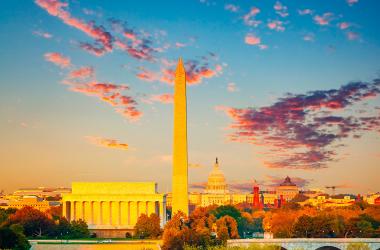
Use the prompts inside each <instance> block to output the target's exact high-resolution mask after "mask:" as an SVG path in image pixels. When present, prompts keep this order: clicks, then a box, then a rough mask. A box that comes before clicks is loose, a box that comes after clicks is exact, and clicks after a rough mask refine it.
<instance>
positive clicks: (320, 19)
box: [314, 12, 334, 26]
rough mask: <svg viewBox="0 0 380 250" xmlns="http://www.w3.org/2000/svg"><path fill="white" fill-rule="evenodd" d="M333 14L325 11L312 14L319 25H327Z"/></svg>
mask: <svg viewBox="0 0 380 250" xmlns="http://www.w3.org/2000/svg"><path fill="white" fill-rule="evenodd" d="M333 18H334V14H333V13H331V12H326V13H324V14H323V15H315V16H314V22H315V23H316V24H318V25H321V26H326V25H329V24H330V22H331V21H332V20H333Z"/></svg>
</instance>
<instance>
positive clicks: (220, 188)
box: [166, 158, 299, 208]
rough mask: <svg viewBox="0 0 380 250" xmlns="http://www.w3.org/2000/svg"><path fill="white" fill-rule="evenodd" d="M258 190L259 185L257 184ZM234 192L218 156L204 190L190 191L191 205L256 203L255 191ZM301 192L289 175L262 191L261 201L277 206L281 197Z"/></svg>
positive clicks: (170, 198)
mask: <svg viewBox="0 0 380 250" xmlns="http://www.w3.org/2000/svg"><path fill="white" fill-rule="evenodd" d="M254 187H255V183H254V182H252V191H254ZM256 188H257V190H258V186H256ZM252 191H251V192H245V193H244V192H232V191H230V190H229V189H228V185H227V183H226V178H225V176H224V173H223V172H222V170H221V169H220V166H219V161H218V158H216V160H215V163H214V166H213V168H212V170H211V172H210V173H209V175H208V179H207V185H206V187H205V189H204V191H203V192H189V205H190V206H191V207H193V208H194V207H198V206H202V207H206V206H210V205H218V206H220V205H230V204H232V205H236V204H239V203H249V204H253V203H254V195H255V193H254V192H252ZM298 193H299V188H298V187H297V185H296V184H294V183H293V182H292V181H291V179H290V178H289V177H286V178H285V180H284V181H283V182H282V183H281V184H279V185H278V186H276V187H274V188H273V190H271V191H261V192H260V193H257V194H256V195H259V197H258V199H259V202H260V203H261V204H262V205H263V206H275V205H276V202H277V200H278V199H280V197H282V199H283V200H285V201H289V200H291V199H293V198H294V197H295V196H296V195H297V194H298ZM171 202H172V194H171V193H168V194H167V196H166V206H168V207H171Z"/></svg>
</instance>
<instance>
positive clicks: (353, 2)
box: [346, 0, 359, 6]
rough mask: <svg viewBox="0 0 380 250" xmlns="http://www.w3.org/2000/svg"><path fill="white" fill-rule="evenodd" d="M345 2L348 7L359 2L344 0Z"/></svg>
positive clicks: (356, 0)
mask: <svg viewBox="0 0 380 250" xmlns="http://www.w3.org/2000/svg"><path fill="white" fill-rule="evenodd" d="M346 2H347V4H348V5H349V6H353V5H354V4H356V3H358V2H359V0H346Z"/></svg>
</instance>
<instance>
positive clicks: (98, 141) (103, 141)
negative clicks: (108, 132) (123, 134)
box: [85, 136, 129, 150]
mask: <svg viewBox="0 0 380 250" xmlns="http://www.w3.org/2000/svg"><path fill="white" fill-rule="evenodd" d="M85 138H86V139H87V141H88V142H90V143H92V144H94V145H97V146H100V147H106V148H113V149H121V150H128V148H129V146H128V144H126V143H121V142H119V141H118V140H115V139H109V138H103V137H99V136H85Z"/></svg>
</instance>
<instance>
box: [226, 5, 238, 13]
mask: <svg viewBox="0 0 380 250" xmlns="http://www.w3.org/2000/svg"><path fill="white" fill-rule="evenodd" d="M224 9H226V10H228V11H231V12H238V11H239V6H237V5H234V4H226V5H225V6H224Z"/></svg>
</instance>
